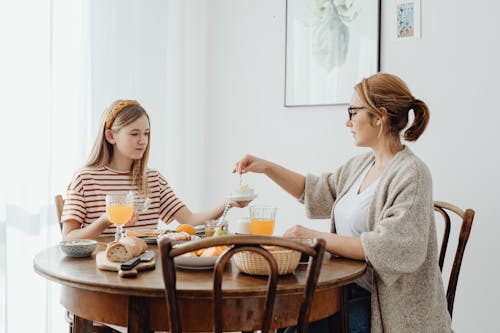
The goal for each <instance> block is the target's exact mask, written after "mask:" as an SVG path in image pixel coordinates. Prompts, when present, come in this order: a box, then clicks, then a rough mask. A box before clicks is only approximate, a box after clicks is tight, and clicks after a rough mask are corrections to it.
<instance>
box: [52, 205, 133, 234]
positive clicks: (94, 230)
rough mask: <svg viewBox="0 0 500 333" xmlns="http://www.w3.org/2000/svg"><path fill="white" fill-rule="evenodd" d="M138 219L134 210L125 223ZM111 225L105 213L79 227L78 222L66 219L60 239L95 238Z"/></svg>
mask: <svg viewBox="0 0 500 333" xmlns="http://www.w3.org/2000/svg"><path fill="white" fill-rule="evenodd" d="M138 219H139V213H137V212H136V211H134V212H133V213H132V217H131V218H130V221H128V222H127V223H126V225H128V226H132V225H134V224H135V223H136V222H137V220H138ZM109 226H111V222H110V221H109V218H108V216H107V215H106V214H102V215H101V216H100V217H99V218H98V219H97V220H95V221H94V222H92V223H91V224H90V225H88V226H86V227H85V228H82V227H81V224H80V222H77V221H75V220H68V221H64V222H63V227H62V239H63V240H72V239H97V238H98V237H99V236H100V235H101V233H102V232H103V231H104V230H106V229H107V228H109Z"/></svg>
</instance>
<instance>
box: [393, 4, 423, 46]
mask: <svg viewBox="0 0 500 333" xmlns="http://www.w3.org/2000/svg"><path fill="white" fill-rule="evenodd" d="M395 10H396V15H395V18H396V38H397V39H399V40H402V39H418V38H420V0H397V1H396V6H395Z"/></svg>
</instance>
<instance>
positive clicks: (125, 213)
mask: <svg viewBox="0 0 500 333" xmlns="http://www.w3.org/2000/svg"><path fill="white" fill-rule="evenodd" d="M133 211H134V193H133V192H132V191H130V192H128V193H112V194H107V195H106V213H107V214H108V218H109V220H110V221H111V223H113V224H114V225H115V227H116V233H115V241H118V240H120V238H121V237H122V234H123V225H124V224H125V223H127V222H128V221H130V218H131V217H132V213H133Z"/></svg>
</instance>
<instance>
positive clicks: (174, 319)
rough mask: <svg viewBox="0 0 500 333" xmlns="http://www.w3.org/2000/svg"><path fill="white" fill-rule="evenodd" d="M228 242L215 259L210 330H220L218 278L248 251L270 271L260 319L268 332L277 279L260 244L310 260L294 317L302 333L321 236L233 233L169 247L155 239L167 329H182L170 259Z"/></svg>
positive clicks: (168, 242)
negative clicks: (299, 238) (239, 254)
mask: <svg viewBox="0 0 500 333" xmlns="http://www.w3.org/2000/svg"><path fill="white" fill-rule="evenodd" d="M220 245H228V246H229V248H228V249H227V250H226V251H225V252H224V253H222V254H221V255H220V257H219V258H218V259H217V261H216V263H215V267H214V273H213V286H214V290H213V300H214V327H213V332H222V326H223V325H222V317H223V313H222V299H223V297H224V292H223V290H222V277H223V271H224V266H225V265H226V263H227V262H228V261H229V259H231V257H232V256H233V255H234V254H235V253H237V252H241V251H251V252H256V253H259V254H261V255H262V256H263V257H264V259H265V260H266V261H267V262H268V264H269V267H270V274H269V276H268V280H267V282H268V283H267V294H266V300H265V311H264V316H263V321H262V327H261V328H260V329H261V330H262V332H268V331H269V329H270V327H271V323H272V319H273V309H274V300H275V296H276V288H277V282H278V266H277V263H276V260H275V259H274V257H273V256H272V254H271V253H270V252H269V251H268V250H267V249H266V248H265V247H263V246H262V245H270V246H280V247H283V248H287V249H292V250H296V251H299V252H301V253H303V254H307V255H309V256H310V257H311V258H312V260H309V263H308V265H309V267H308V270H307V277H306V279H307V280H306V281H307V283H306V285H305V288H304V298H303V302H302V304H301V306H300V311H299V317H298V320H297V332H306V329H307V324H308V318H309V312H310V307H311V303H312V298H313V295H314V290H315V288H316V284H317V282H318V276H319V272H320V269H321V264H322V262H323V255H324V252H325V241H324V240H323V239H314V240H312V242H311V244H309V245H308V244H305V243H303V242H298V241H293V240H290V239H285V238H281V237H272V236H259V235H237V236H220V237H209V238H205V239H202V240H200V241H196V242H188V243H184V244H182V245H179V246H176V247H173V245H172V243H171V240H170V239H168V238H166V237H165V238H163V239H161V240H160V242H159V247H160V254H161V261H162V269H163V279H164V282H165V297H166V301H167V308H168V311H169V318H170V332H172V333H180V332H182V327H181V322H180V313H179V306H178V301H177V295H176V269H175V263H174V258H175V257H177V256H179V255H182V254H184V253H188V252H192V251H196V250H199V249H203V248H207V247H211V246H220Z"/></svg>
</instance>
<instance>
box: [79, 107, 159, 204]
mask: <svg viewBox="0 0 500 333" xmlns="http://www.w3.org/2000/svg"><path fill="white" fill-rule="evenodd" d="M142 116H146V118H147V119H148V122H149V116H148V114H147V112H146V110H144V108H143V107H142V106H141V105H140V104H139V103H138V102H137V101H135V100H116V101H114V102H113V103H111V105H110V106H109V107H107V108H106V109H105V110H104V112H103V114H102V116H101V121H100V124H99V131H98V132H97V136H96V139H95V141H94V145H93V147H92V150H91V152H90V155H89V158H88V160H87V163H86V166H87V167H90V168H99V167H103V166H105V165H107V164H109V163H111V160H112V159H113V152H114V151H113V145H112V144H111V143H109V142H108V141H107V140H106V135H105V133H106V130H107V129H110V130H112V131H114V132H117V131H119V130H120V129H122V128H123V127H124V126H127V125H129V124H131V123H133V122H134V121H136V120H137V119H139V118H141V117H142ZM150 142H151V141H150V140H148V144H147V146H146V150H145V151H144V154H143V155H142V158H141V159H140V160H134V161H133V163H132V167H131V170H130V171H131V172H132V175H131V181H132V185H135V186H136V187H137V191H138V192H139V193H141V194H143V195H144V196H147V195H148V184H147V181H148V179H147V175H146V168H147V166H148V159H149V146H150Z"/></svg>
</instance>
